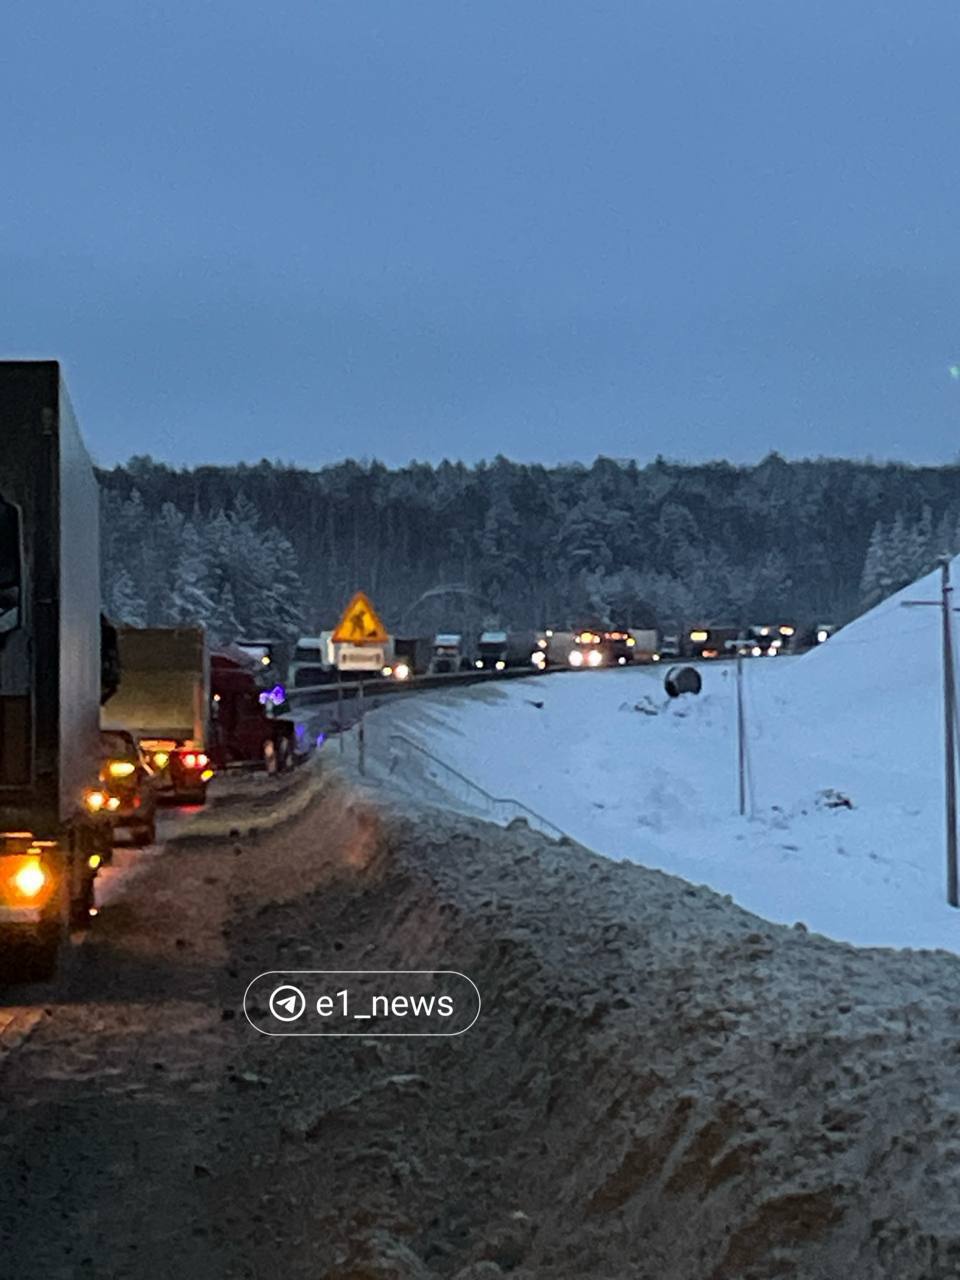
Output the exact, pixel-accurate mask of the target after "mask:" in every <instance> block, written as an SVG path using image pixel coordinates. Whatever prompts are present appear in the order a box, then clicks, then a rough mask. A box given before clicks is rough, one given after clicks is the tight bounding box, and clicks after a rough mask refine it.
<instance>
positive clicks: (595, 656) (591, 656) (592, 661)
mask: <svg viewBox="0 0 960 1280" xmlns="http://www.w3.org/2000/svg"><path fill="white" fill-rule="evenodd" d="M602 662H603V654H602V653H601V652H600V650H599V649H591V650H590V651H589V653H588V654H587V666H588V667H599V666H600V664H601V663H602Z"/></svg>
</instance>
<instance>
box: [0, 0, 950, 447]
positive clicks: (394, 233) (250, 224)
mask: <svg viewBox="0 0 960 1280" xmlns="http://www.w3.org/2000/svg"><path fill="white" fill-rule="evenodd" d="M0 60H2V75H0V137H2V152H0V154H2V157H3V175H2V182H0V272H2V275H0V282H2V307H0V354H2V355H3V356H7V357H14V356H48V357H57V358H60V359H62V360H63V362H64V364H65V368H66V373H67V377H68V381H69V384H70V387H71V391H72V394H73V398H74V400H75V402H76V405H77V407H78V410H79V413H80V417H81V421H82V424H83V427H84V430H85V433H86V436H87V439H88V442H89V444H90V446H91V450H92V452H93V453H94V455H95V457H96V458H97V459H98V460H99V461H101V462H103V463H112V462H114V461H116V460H121V459H125V458H126V457H128V456H129V455H130V454H132V453H152V454H153V455H154V456H155V457H159V458H163V459H166V460H169V461H172V462H175V463H192V462H197V461H202V460H209V461H233V460H238V459H247V460H256V459H258V458H260V457H262V456H267V457H271V458H282V459H284V460H290V461H295V462H299V463H303V464H306V465H317V464H322V463H324V462H328V461H332V460H335V459H338V458H341V457H344V456H355V457H379V458H382V459H383V460H384V461H386V462H388V463H391V464H395V463H402V462H405V461H407V460H409V459H410V458H412V457H417V458H423V459H429V460H439V459H440V458H442V457H444V456H450V457H463V458H465V459H467V460H473V459H476V458H479V457H492V456H493V455H494V454H496V453H497V452H503V453H505V454H507V455H508V456H511V457H514V458H517V459H521V460H541V461H544V462H555V461H558V460H569V459H582V460H590V459H592V458H593V457H594V456H595V455H596V454H597V453H604V454H607V455H610V456H613V457H626V456H633V457H637V458H639V459H641V460H646V459H649V458H651V457H653V456H654V455H656V454H657V453H664V454H666V455H667V456H670V457H676V458H687V459H697V458H705V457H720V456H727V457H730V458H733V459H734V460H738V461H739V460H744V461H746V460H752V459H756V458H759V457H761V456H763V455H764V454H765V453H767V452H768V451H769V450H770V449H774V448H775V449H778V450H780V451H781V452H782V453H784V454H786V455H787V456H801V455H810V454H813V455H816V454H820V453H828V454H834V455H841V454H842V455H856V456H864V455H873V456H875V457H880V458H883V457H901V458H908V459H912V460H916V461H922V460H947V459H952V458H954V457H955V456H956V455H957V453H958V451H960V431H958V426H960V381H957V380H953V379H951V376H950V373H949V368H950V366H951V365H952V364H954V363H955V362H957V361H958V360H960V307H958V294H960V262H958V245H960V163H958V154H960V153H958V145H960V128H958V124H960V121H958V114H960V89H958V85H960V9H958V7H957V5H956V2H955V0H949V3H948V2H947V0H929V2H928V3H925V4H923V5H909V4H895V3H880V4H878V3H876V0H844V2H843V3H837V0H807V2H806V3H803V4H797V3H792V4H787V3H785V0H762V2H761V0H737V3H717V2H716V0H660V2H659V3H656V4H654V3H650V2H648V0H603V2H597V0H510V2H509V3H508V2H507V0H492V2H490V0H487V2H486V3H479V2H478V0H474V3H469V4H468V3H464V2H462V0H407V2H405V3H404V2H401V0H338V2H336V3H333V2H331V0H279V3H273V4H268V3H265V2H263V0H261V2H260V3H257V4H254V3H252V2H251V0H168V2H167V3H163V4H161V3H159V0H138V2H137V3H131V0H83V2H82V3H77V0H37V2H36V3H32V4H28V3H25V2H23V0H18V2H17V3H10V4H8V5H7V6H5V10H4V17H3V35H2V41H0Z"/></svg>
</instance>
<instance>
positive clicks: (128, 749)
mask: <svg viewBox="0 0 960 1280" xmlns="http://www.w3.org/2000/svg"><path fill="white" fill-rule="evenodd" d="M159 789H160V779H159V777H158V775H157V774H156V773H155V771H154V770H153V769H152V768H151V767H150V765H149V764H148V762H147V757H146V756H145V754H144V752H143V751H142V749H141V748H140V746H139V744H138V743H137V740H136V739H135V738H134V736H133V734H132V733H128V732H126V730H123V729H101V730H100V788H99V791H96V792H92V793H91V794H90V795H89V796H88V797H87V804H88V807H89V806H92V805H97V807H98V808H99V810H100V813H101V814H102V815H103V817H104V818H105V819H106V821H107V822H108V823H109V824H110V827H111V828H112V830H113V832H114V834H116V832H117V831H120V830H125V831H127V832H129V834H130V838H131V839H132V841H133V843H134V844H135V845H139V846H143V845H148V844H153V842H154V840H155V839H156V837H157V795H158V792H159Z"/></svg>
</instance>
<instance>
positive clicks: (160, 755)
mask: <svg viewBox="0 0 960 1280" xmlns="http://www.w3.org/2000/svg"><path fill="white" fill-rule="evenodd" d="M153 763H154V764H155V765H156V766H157V768H158V769H165V768H166V767H167V765H168V764H169V763H170V752H169V751H155V752H154V753H153Z"/></svg>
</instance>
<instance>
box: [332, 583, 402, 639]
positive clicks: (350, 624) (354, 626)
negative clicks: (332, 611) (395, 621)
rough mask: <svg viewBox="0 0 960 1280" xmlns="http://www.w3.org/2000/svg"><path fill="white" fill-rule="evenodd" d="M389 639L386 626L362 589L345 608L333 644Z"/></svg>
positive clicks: (334, 634)
mask: <svg viewBox="0 0 960 1280" xmlns="http://www.w3.org/2000/svg"><path fill="white" fill-rule="evenodd" d="M388 639H389V636H388V635H387V629H386V627H385V626H384V625H383V623H382V622H381V621H380V618H379V617H378V616H377V611H376V609H374V607H373V605H372V604H371V603H370V601H369V600H368V599H367V597H366V596H365V595H364V594H363V592H362V591H358V592H357V594H356V595H355V596H354V597H353V599H352V600H351V601H350V603H349V604H348V605H347V607H346V609H344V611H343V617H342V618H341V619H340V622H339V625H338V626H337V629H336V631H334V633H333V635H332V637H331V640H332V642H333V644H386V642H387V640H388Z"/></svg>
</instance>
